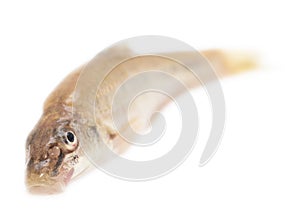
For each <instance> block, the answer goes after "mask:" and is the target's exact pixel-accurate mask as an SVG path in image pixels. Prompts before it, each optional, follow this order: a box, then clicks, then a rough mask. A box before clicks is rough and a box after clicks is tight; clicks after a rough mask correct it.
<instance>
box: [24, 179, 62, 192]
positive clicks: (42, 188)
mask: <svg viewBox="0 0 300 214" xmlns="http://www.w3.org/2000/svg"><path fill="white" fill-rule="evenodd" d="M64 189H65V185H64V183H62V182H56V183H54V184H51V185H47V184H45V183H36V184H31V185H27V191H28V192H29V193H31V194H34V195H49V194H58V193H61V192H63V191H64Z"/></svg>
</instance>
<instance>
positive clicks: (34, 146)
mask: <svg viewBox="0 0 300 214" xmlns="http://www.w3.org/2000/svg"><path fill="white" fill-rule="evenodd" d="M132 52H133V50H132V49H131V48H129V47H122V48H115V49H114V50H113V51H111V50H110V52H105V51H104V52H103V53H102V55H103V54H104V56H105V57H106V58H107V60H110V61H112V62H116V63H117V62H118V61H120V59H121V58H122V57H124V56H132ZM199 53H200V54H201V55H202V56H203V57H204V58H205V59H206V60H207V61H208V63H209V64H210V65H211V66H212V67H213V68H214V69H215V70H216V72H217V73H218V75H219V76H220V77H225V76H229V75H233V74H236V73H241V72H244V71H247V70H251V69H252V70H253V68H254V67H256V60H254V59H253V57H252V56H251V57H250V56H248V55H247V54H246V55H245V54H244V53H242V54H241V53H239V52H237V53H235V52H230V51H223V50H218V49H216V50H207V51H200V52H199ZM105 54H106V55H105ZM168 56H169V57H170V58H173V57H174V58H177V57H181V58H183V59H185V60H186V62H187V63H188V64H189V65H192V64H193V58H192V57H191V53H189V52H186V51H174V52H169V53H168ZM93 60H94V61H96V62H97V57H95V58H94V59H93ZM96 64H97V63H96ZM87 65H88V63H86V64H84V65H82V66H80V67H78V68H77V69H75V70H74V71H72V72H71V73H70V74H69V75H68V76H67V77H65V78H64V79H63V80H62V82H61V83H59V84H58V86H57V87H56V88H55V89H54V90H53V92H52V93H51V94H50V95H49V96H48V98H47V99H46V101H45V103H44V106H43V113H42V115H41V117H40V119H39V120H38V122H37V124H36V125H35V127H34V128H33V130H32V131H31V132H30V134H29V136H28V138H27V141H26V149H25V150H26V160H25V162H26V164H25V168H26V169H25V184H26V186H27V190H28V191H29V192H30V193H33V194H54V193H61V192H63V191H64V190H65V188H66V186H67V185H68V184H69V183H70V182H71V181H73V180H74V179H75V178H78V177H80V175H83V174H84V172H86V171H88V170H89V169H92V168H94V167H93V164H92V162H91V161H90V159H89V158H88V157H87V156H86V153H85V151H84V149H83V147H82V145H83V142H84V144H85V145H89V146H90V149H94V148H93V147H94V146H97V145H101V144H105V145H108V146H109V147H110V148H112V149H113V150H114V151H116V152H117V153H118V154H121V153H123V152H124V151H126V150H127V148H128V147H129V146H128V143H126V140H124V139H123V138H121V137H120V136H119V132H118V130H116V127H115V126H114V125H113V119H112V116H111V112H112V100H113V96H114V94H115V92H116V91H117V89H118V88H119V87H120V86H121V85H122V83H123V82H124V81H126V80H127V79H128V78H130V77H132V76H134V75H136V74H138V73H140V72H141V71H143V69H144V68H145V67H146V68H152V69H161V70H163V71H164V70H165V71H166V72H168V73H170V74H172V75H173V76H174V77H176V78H177V79H178V80H180V81H182V82H183V83H184V84H185V85H186V86H187V87H188V88H191V89H192V88H195V87H198V86H201V84H203V83H200V82H199V80H198V81H197V80H195V76H193V75H191V74H190V73H189V72H187V71H185V70H184V69H182V68H181V67H180V66H174V63H173V62H171V61H170V60H168V59H167V60H166V59H164V60H161V57H160V56H154V55H150V56H147V57H146V58H145V57H135V58H134V59H132V61H131V64H130V65H129V66H125V65H124V66H122V65H121V66H119V67H118V68H115V69H114V72H113V73H112V74H111V75H109V76H108V77H107V78H106V79H105V81H104V82H103V84H102V85H101V87H99V88H98V92H97V96H96V98H94V99H96V103H97V106H98V108H97V109H96V111H95V112H89V111H87V113H82V114H79V115H75V114H74V100H75V98H76V93H75V91H76V87H77V84H78V81H79V79H80V78H82V76H83V72H84V70H85V69H86V67H87ZM97 72H100V73H101V72H102V70H101V69H98V71H97ZM97 72H96V73H95V75H97ZM98 74H99V73H98ZM93 78H94V77H93V76H88V77H87V79H88V80H87V81H86V83H84V84H86V85H89V84H95V83H93V81H91V80H92V79H93ZM145 81H147V80H145ZM209 81H211V80H210V79H209V78H208V79H207V80H205V82H209ZM134 84H140V83H136V82H135V83H134ZM155 84H157V85H159V84H165V85H167V87H169V88H172V87H173V86H172V85H171V84H169V85H168V80H164V79H160V80H156V83H155ZM87 88H89V87H87ZM176 90H177V89H176V88H175V89H174V91H176ZM81 93H84V95H86V97H88V96H89V93H90V92H89V90H88V89H87V90H82V92H81ZM180 93H181V92H180V91H178V92H177V91H176V94H178V95H179V94H180ZM81 95H82V94H81ZM84 102H88V103H84V104H85V105H84V106H91V105H93V104H94V103H93V102H89V101H87V100H85V101H84ZM117 104H118V105H117V107H116V109H117V111H119V113H120V114H126V113H128V112H126V109H125V108H124V106H123V105H125V104H124V103H122V101H120V102H117ZM165 104H166V99H165V97H163V96H162V97H157V96H153V97H152V98H151V96H147V95H146V96H145V97H144V98H142V99H138V100H137V102H135V105H134V107H133V110H132V113H131V114H130V117H129V118H130V119H129V121H123V122H122V124H121V126H122V127H125V128H124V129H126V127H134V128H135V129H136V130H137V131H142V130H144V129H146V128H147V126H148V120H147V119H145V118H147V117H148V116H149V114H151V113H152V112H153V111H155V110H157V109H161V108H162V107H163V106H165ZM124 109H125V110H124ZM92 113H93V114H95V115H94V116H95V118H96V120H97V121H98V122H97V123H96V126H95V125H93V126H89V125H88V123H82V121H83V120H85V118H87V117H90V116H91V115H86V114H92ZM79 120H81V122H79ZM85 124H86V127H80V129H79V126H85ZM82 129H84V130H88V132H87V134H85V135H80V134H79V133H78V132H79V130H82ZM99 136H101V140H100V139H99ZM98 141H99V142H98Z"/></svg>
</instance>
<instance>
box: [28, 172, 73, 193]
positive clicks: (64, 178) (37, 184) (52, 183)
mask: <svg viewBox="0 0 300 214" xmlns="http://www.w3.org/2000/svg"><path fill="white" fill-rule="evenodd" d="M73 174H74V168H71V169H70V170H68V171H66V172H65V173H63V174H62V175H60V176H57V177H52V178H51V177H48V178H46V179H45V180H44V179H41V180H39V178H38V177H37V176H32V175H27V177H26V180H25V184H26V187H27V191H28V192H29V193H31V194H37V195H47V194H57V193H61V192H63V191H64V190H65V188H66V186H67V185H68V183H69V182H70V180H71V178H72V176H73Z"/></svg>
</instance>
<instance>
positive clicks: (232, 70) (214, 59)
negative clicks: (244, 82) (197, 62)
mask: <svg viewBox="0 0 300 214" xmlns="http://www.w3.org/2000/svg"><path fill="white" fill-rule="evenodd" d="M201 54H202V55H203V56H204V57H205V58H207V60H208V61H209V62H210V63H211V65H212V66H213V67H214V68H215V70H216V71H217V73H218V74H219V75H221V76H228V75H233V74H237V73H241V72H245V71H250V70H253V69H255V68H257V67H258V66H259V63H258V58H257V57H256V56H255V55H254V54H252V53H248V52H243V51H241V52H240V51H223V50H208V51H203V52H201Z"/></svg>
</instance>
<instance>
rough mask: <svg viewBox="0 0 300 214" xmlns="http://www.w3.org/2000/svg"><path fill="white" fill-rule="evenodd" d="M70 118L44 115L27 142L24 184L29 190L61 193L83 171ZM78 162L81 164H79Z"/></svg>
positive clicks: (72, 122)
mask: <svg viewBox="0 0 300 214" xmlns="http://www.w3.org/2000/svg"><path fill="white" fill-rule="evenodd" d="M79 144H80V142H79V139H78V138H77V135H76V129H75V123H74V121H72V118H71V117H66V118H64V119H62V118H61V117H59V116H55V115H52V114H50V115H43V116H42V117H41V119H40V120H39V122H38V123H37V125H36V126H35V128H34V129H33V130H32V132H31V133H30V135H29V136H28V139H27V142H26V178H25V183H26V186H27V188H28V190H29V192H31V193H45V194H48V193H57V192H62V191H63V190H64V188H65V186H66V185H67V184H68V183H69V181H70V180H71V179H72V178H73V177H74V176H75V174H78V173H79V172H80V171H83V169H84V168H86V167H85V166H83V167H82V163H81V162H82V160H81V159H82V158H83V153H82V151H81V149H80V145H79ZM80 165H81V167H79V166H80Z"/></svg>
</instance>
